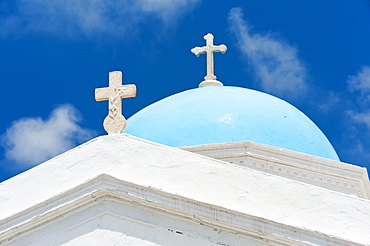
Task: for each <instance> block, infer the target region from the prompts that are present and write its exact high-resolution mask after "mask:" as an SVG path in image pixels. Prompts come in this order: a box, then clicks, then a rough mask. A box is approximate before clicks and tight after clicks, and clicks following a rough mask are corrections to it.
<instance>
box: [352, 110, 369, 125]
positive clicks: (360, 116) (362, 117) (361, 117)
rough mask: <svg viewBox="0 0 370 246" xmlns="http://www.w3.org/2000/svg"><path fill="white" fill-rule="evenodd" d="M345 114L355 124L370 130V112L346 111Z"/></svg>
mask: <svg viewBox="0 0 370 246" xmlns="http://www.w3.org/2000/svg"><path fill="white" fill-rule="evenodd" d="M347 114H348V115H349V116H350V117H351V119H352V120H354V121H355V122H357V123H363V124H365V125H366V126H367V128H368V129H369V130H370V110H368V111H366V112H353V111H347Z"/></svg>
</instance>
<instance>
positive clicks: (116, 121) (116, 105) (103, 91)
mask: <svg viewBox="0 0 370 246" xmlns="http://www.w3.org/2000/svg"><path fill="white" fill-rule="evenodd" d="M135 96H136V86H135V85H133V84H131V85H122V72H120V71H114V72H110V73H109V87H104V88H97V89H95V100H96V101H104V100H108V102H109V103H108V109H109V111H108V115H107V117H105V119H104V123H103V126H104V129H105V131H106V132H107V133H108V134H120V133H121V132H123V130H125V128H126V119H125V117H123V115H122V100H121V99H122V98H127V97H135Z"/></svg>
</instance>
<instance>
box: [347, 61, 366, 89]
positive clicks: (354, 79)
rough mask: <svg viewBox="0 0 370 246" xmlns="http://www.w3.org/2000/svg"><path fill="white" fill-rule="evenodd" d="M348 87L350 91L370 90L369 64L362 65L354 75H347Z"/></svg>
mask: <svg viewBox="0 0 370 246" xmlns="http://www.w3.org/2000/svg"><path fill="white" fill-rule="evenodd" d="M347 83H348V87H349V89H350V90H352V91H361V92H363V93H369V92H370V66H363V67H362V68H361V69H360V71H359V72H358V73H357V75H355V76H348V81H347Z"/></svg>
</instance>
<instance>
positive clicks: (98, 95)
mask: <svg viewBox="0 0 370 246" xmlns="http://www.w3.org/2000/svg"><path fill="white" fill-rule="evenodd" d="M110 94H111V88H109V87H103V88H96V89H95V100H96V101H105V100H108V99H109V95H110Z"/></svg>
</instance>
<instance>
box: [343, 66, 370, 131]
mask: <svg viewBox="0 0 370 246" xmlns="http://www.w3.org/2000/svg"><path fill="white" fill-rule="evenodd" d="M347 84H348V88H349V90H350V91H351V92H352V93H353V94H354V97H355V98H356V102H355V104H354V105H353V107H354V108H355V110H349V111H347V114H348V115H349V117H350V118H351V119H352V120H353V121H354V122H355V123H360V124H365V125H366V127H367V129H368V130H369V131H370V66H363V67H361V69H360V70H359V71H358V73H357V74H356V75H351V76H348V80H347Z"/></svg>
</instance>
